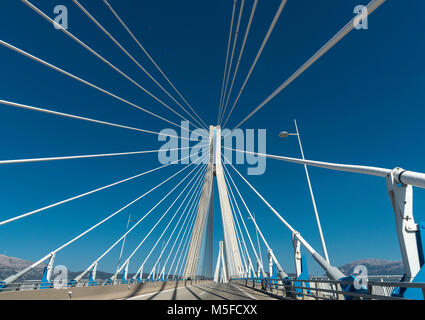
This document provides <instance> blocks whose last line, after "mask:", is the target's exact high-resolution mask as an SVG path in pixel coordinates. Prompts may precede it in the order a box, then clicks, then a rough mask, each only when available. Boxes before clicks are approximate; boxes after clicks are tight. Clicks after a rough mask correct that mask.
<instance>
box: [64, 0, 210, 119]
mask: <svg viewBox="0 0 425 320" xmlns="http://www.w3.org/2000/svg"><path fill="white" fill-rule="evenodd" d="M72 1H73V2H74V3H75V5H76V6H77V7H78V8H79V9H80V10H81V11H82V12H83V13H84V14H85V15H86V16H87V17H88V18H89V19H90V20H91V21H92V22H93V23H94V24H95V25H96V26H97V27H98V28H99V29H100V30H101V31H102V32H103V33H104V34H105V35H106V36H107V37H108V38H109V39H111V40H112V42H113V43H114V44H115V45H116V46H117V47H118V48H119V49H120V50H121V51H122V52H123V53H124V54H125V55H126V56H127V57H128V58H130V60H131V61H133V62H134V64H136V65H137V66H138V67H139V69H141V70H142V71H143V72H144V73H145V74H146V75H147V76H148V77H149V78H150V79H151V80H152V81H153V82H154V83H155V84H156V85H157V86H158V87H159V88H160V89H161V90H162V91H163V92H164V93H165V94H166V95H167V96H168V97H170V98H171V99H172V100H173V101H174V102H175V103H176V104H177V105H178V106H179V107H180V108H181V109H182V110H183V111H185V112H186V113H187V114H188V115H189V116H190V117H191V118H192V119H193V120H194V121H195V122H197V123H198V124H199V125H200V126H201V127H202V126H203V125H202V124H201V123H200V122H199V121H198V120H197V119H195V118H194V117H193V116H192V115H191V114H190V113H189V112H188V111H187V110H186V109H185V108H184V107H183V106H182V105H181V104H180V103H179V102H178V101H177V100H176V99H174V97H173V96H172V95H171V94H170V93H169V92H168V91H167V90H166V89H165V88H164V87H163V86H162V85H161V84H160V83H159V82H158V81H157V80H156V79H155V78H154V77H153V76H152V75H151V74H150V73H149V72H148V71H147V70H146V69H145V68H144V67H143V66H142V65H141V64H140V63H139V61H137V60H136V58H134V57H133V56H132V55H131V54H130V53H129V52H128V51H127V50H126V49H125V48H124V47H123V46H122V45H121V43H119V42H118V40H117V39H116V38H115V37H114V36H112V35H111V34H110V33H109V32H108V30H106V29H105V28H104V27H103V26H102V24H101V23H100V22H99V21H97V20H96V19H95V18H94V17H93V16H92V15H91V14H90V12H88V11H87V9H86V8H85V7H84V6H83V5H81V4H80V3H79V2H78V1H77V0H72Z"/></svg>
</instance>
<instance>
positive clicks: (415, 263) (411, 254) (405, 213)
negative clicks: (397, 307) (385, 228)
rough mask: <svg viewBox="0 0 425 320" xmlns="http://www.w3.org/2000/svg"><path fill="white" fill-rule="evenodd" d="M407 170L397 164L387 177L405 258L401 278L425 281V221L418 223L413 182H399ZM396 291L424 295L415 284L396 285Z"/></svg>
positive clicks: (396, 292) (399, 293) (402, 293)
mask: <svg viewBox="0 0 425 320" xmlns="http://www.w3.org/2000/svg"><path fill="white" fill-rule="evenodd" d="M404 171H405V170H403V169H401V168H395V169H394V170H393V171H392V172H391V173H390V174H389V175H388V176H387V178H386V179H387V188H388V194H389V196H390V200H391V204H392V207H393V210H394V214H395V223H396V230H397V236H398V241H399V244H400V250H401V256H402V259H403V266H404V276H403V278H402V279H401V281H406V282H424V281H425V266H424V265H425V263H424V262H425V261H424V260H425V258H424V249H425V247H424V246H425V224H424V223H423V222H419V223H418V224H417V223H415V219H414V216H413V188H412V186H411V185H406V184H403V183H400V178H401V176H402V175H403V172H404ZM393 295H395V296H403V297H406V298H407V297H408V298H410V299H420V300H423V299H424V297H425V296H424V293H423V292H422V290H420V289H415V288H408V289H405V288H396V289H394V291H393Z"/></svg>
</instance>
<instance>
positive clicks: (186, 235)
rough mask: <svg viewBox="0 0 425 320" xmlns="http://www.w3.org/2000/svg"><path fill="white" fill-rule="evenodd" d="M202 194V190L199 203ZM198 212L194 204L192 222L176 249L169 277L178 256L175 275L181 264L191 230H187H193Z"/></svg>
mask: <svg viewBox="0 0 425 320" xmlns="http://www.w3.org/2000/svg"><path fill="white" fill-rule="evenodd" d="M201 195H202V193H201V192H200V193H199V195H198V201H197V202H198V203H199V200H200V198H201ZM196 212H197V206H194V207H193V212H192V217H191V218H190V222H189V223H188V225H187V226H186V229H185V231H184V232H183V235H182V238H181V240H180V243H179V246H178V247H177V250H176V254H175V255H174V258H173V261H172V262H171V265H170V268H169V270H168V275H167V279H168V277H169V275H170V272H171V270H172V269H173V266H174V262H175V260H176V258H177V256H178V257H179V260H178V262H177V265H176V269H175V270H174V276H175V275H176V272H177V267H178V265H179V264H180V259H181V257H182V253H183V252H184V247H185V246H186V243H187V241H188V237H189V234H190V232H187V231H188V229H189V230H193V227H194V224H195V219H196ZM183 243H184V245H183V247H182V252H181V254H179V252H180V248H181V245H182V244H183Z"/></svg>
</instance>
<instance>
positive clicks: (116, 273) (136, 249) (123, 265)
mask: <svg viewBox="0 0 425 320" xmlns="http://www.w3.org/2000/svg"><path fill="white" fill-rule="evenodd" d="M206 157H208V155H207V156H206ZM206 157H205V158H206ZM195 169H196V167H195ZM195 169H194V170H195ZM201 169H202V167H201ZM194 170H192V171H191V172H190V173H189V174H191V173H192V172H193V171H194ZM187 177H188V176H186V177H185V178H184V179H183V180H181V181H180V182H179V183H178V184H177V185H176V186H175V187H174V188H173V189H172V190H171V191H170V192H169V193H167V195H166V196H165V197H164V198H163V199H161V201H160V202H158V204H156V205H155V206H154V207H153V208H152V209H151V210H150V211H149V213H150V212H152V211H153V210H154V209H155V208H156V207H157V206H159V205H160V204H161V203H162V202H163V201H164V200H165V199H166V198H167V197H168V196H169V195H170V194H171V193H172V192H173V191H174V190H176V189H177V188H178V187H179V186H180V185H181V184H182V183H183V181H184V180H186V178H187ZM192 179H193V178H192ZM187 187H188V184H187V185H186V186H185V188H184V189H183V191H184V190H186V188H187ZM183 191H182V192H181V193H180V194H179V195H178V196H177V198H176V199H175V200H174V201H173V203H172V204H171V205H170V207H168V209H167V210H166V211H165V213H164V214H163V215H162V216H161V218H160V219H159V220H158V221H157V223H156V224H155V225H154V226H153V227H152V229H151V230H150V231H149V233H148V234H147V235H146V236H145V237H144V238H143V240H142V241H141V242H140V243H139V244H138V246H137V247H136V248H135V249H134V250H133V252H132V253H131V254H130V256H129V257H128V258H127V259H126V260H125V262H124V263H123V264H122V265H121V267H120V268H119V269H118V270H117V272H115V274H114V275H113V277H112V280H115V279H116V277H117V275H118V273H120V272H121V270H122V269H123V268H124V267H125V266H126V264H128V263H129V262H130V260H131V258H132V257H133V256H134V255H135V254H136V252H137V251H138V250H139V248H140V247H141V246H142V244H143V243H144V242H145V241H146V239H147V238H148V237H149V236H150V235H151V233H152V232H153V231H154V230H155V229H156V227H157V226H158V224H159V223H160V222H161V221H162V220H163V219H164V217H165V216H166V215H167V213H168V212H169V211H170V210H171V208H172V207H173V205H174V204H175V203H176V202H177V200H178V199H179V198H180V196H181V195H182V193H183Z"/></svg>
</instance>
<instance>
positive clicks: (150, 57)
mask: <svg viewBox="0 0 425 320" xmlns="http://www.w3.org/2000/svg"><path fill="white" fill-rule="evenodd" d="M103 3H104V4H105V5H106V7H107V8H108V9H109V10H110V11H111V12H112V14H113V15H114V16H115V18H116V19H117V20H118V22H119V23H120V24H121V25H122V26H123V28H124V29H125V30H126V31H127V33H128V34H129V35H130V36H131V38H132V39H133V40H134V42H135V43H136V44H137V45H138V46H139V48H140V49H141V50H142V51H143V52H144V53H145V55H146V56H147V57H148V59H149V60H150V61H151V62H152V64H153V65H154V66H155V68H156V69H157V70H158V71H159V72H160V73H161V75H162V76H163V77H164V79H165V80H167V82H168V83H169V84H170V86H171V87H172V88H173V89H174V90H175V91H176V93H177V94H178V95H179V97H180V98H181V99H182V100H183V101H184V103H185V104H186V105H187V106H188V107H189V108H190V110H192V112H193V113H194V114H195V115H196V116H197V118H198V119H199V120H200V121H201V123H202V124H203V125H204V126H205V127H206V128H207V127H208V126H207V125H206V124H205V122H204V121H203V120H202V118H201V117H200V116H199V115H198V113H197V112H196V111H195V110H194V109H193V107H192V106H191V105H190V104H189V103H188V102H187V101H186V99H185V98H184V97H183V95H182V94H181V93H180V92H179V90H177V88H176V87H175V86H174V84H173V83H172V82H171V81H170V80H169V79H168V77H167V76H166V75H165V73H164V72H163V71H162V69H161V68H160V67H159V65H158V64H157V63H156V62H155V60H154V59H153V58H152V56H151V55H150V54H149V52H148V51H147V50H146V49H145V48H144V47H143V46H142V44H141V43H140V41H139V40H138V39H137V38H136V36H135V35H134V33H133V32H132V31H131V30H130V28H129V27H128V26H127V24H126V23H125V22H124V21H123V20H122V19H121V17H120V16H119V15H118V13H117V12H116V11H115V10H114V9H113V8H112V6H111V5H110V4H109V2H108V1H106V0H103Z"/></svg>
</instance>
